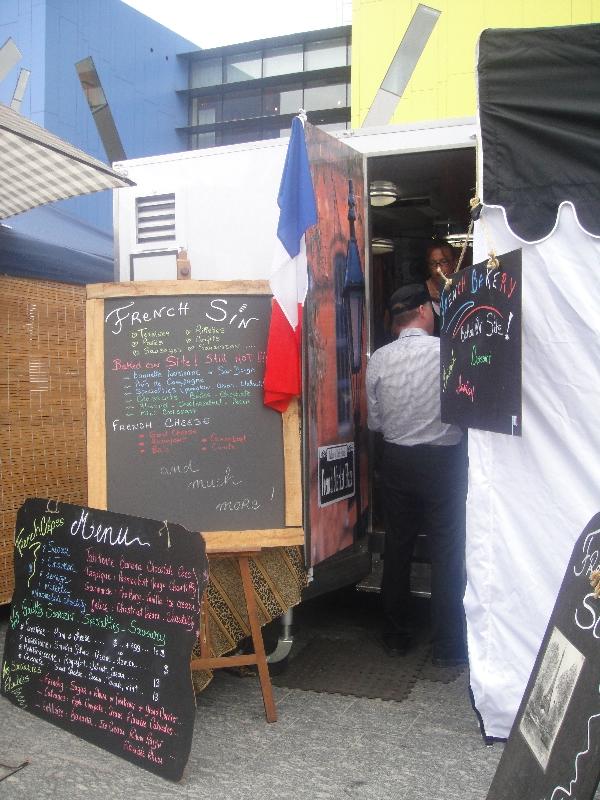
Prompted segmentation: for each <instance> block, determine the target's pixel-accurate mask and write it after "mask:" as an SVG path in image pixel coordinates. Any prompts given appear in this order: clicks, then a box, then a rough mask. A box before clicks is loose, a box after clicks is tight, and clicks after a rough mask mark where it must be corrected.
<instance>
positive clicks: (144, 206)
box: [135, 194, 175, 244]
mask: <svg viewBox="0 0 600 800" xmlns="http://www.w3.org/2000/svg"><path fill="white" fill-rule="evenodd" d="M135 230H136V238H137V243H138V244H147V243H149V242H172V241H174V240H175V195H174V194H156V195H153V196H152V197H136V200H135Z"/></svg>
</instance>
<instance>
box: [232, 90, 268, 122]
mask: <svg viewBox="0 0 600 800" xmlns="http://www.w3.org/2000/svg"><path fill="white" fill-rule="evenodd" d="M261 109H262V104H261V96H260V91H259V90H256V89H254V90H252V91H246V92H231V94H226V95H224V97H223V121H224V122H232V121H234V120H236V119H251V118H252V117H260V115H261V113H262V110H261Z"/></svg>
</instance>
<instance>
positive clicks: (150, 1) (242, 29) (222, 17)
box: [124, 0, 352, 48]
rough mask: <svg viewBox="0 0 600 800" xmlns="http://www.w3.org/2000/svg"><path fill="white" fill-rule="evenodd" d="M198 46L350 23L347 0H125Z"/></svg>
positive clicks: (349, 0)
mask: <svg viewBox="0 0 600 800" xmlns="http://www.w3.org/2000/svg"><path fill="white" fill-rule="evenodd" d="M124 2H126V3H127V5H130V6H133V8H136V9H137V10H138V11H141V12H142V14H146V16H148V17H151V18H152V19H154V20H156V21H157V22H160V23H161V25H164V26H165V27H167V28H170V29H171V30H173V31H175V32H176V33H178V34H180V36H184V37H185V38H186V39H188V40H189V41H191V42H193V43H194V44H196V45H198V46H199V47H203V48H205V47H218V46H219V45H223V44H237V43H240V42H249V41H251V40H253V39H266V38H268V37H270V36H281V35H283V34H286V33H298V32H300V31H310V30H317V29H319V28H333V27H335V26H337V25H349V24H350V22H351V17H352V0H299V1H297V0H253V2H252V0H216V1H215V0H124Z"/></svg>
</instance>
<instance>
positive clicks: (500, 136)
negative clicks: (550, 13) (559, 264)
mask: <svg viewBox="0 0 600 800" xmlns="http://www.w3.org/2000/svg"><path fill="white" fill-rule="evenodd" d="M478 75H479V119H480V122H481V140H482V153H483V187H482V188H483V194H482V200H483V202H484V204H485V205H486V206H497V207H501V208H502V209H504V212H505V214H506V220H507V223H508V226H509V228H510V230H511V231H512V232H513V233H514V234H515V236H517V237H519V238H520V239H522V240H523V241H525V242H539V241H542V240H543V239H545V238H546V237H548V236H550V234H551V233H552V232H553V231H554V229H555V228H556V226H557V224H558V214H559V210H560V207H561V205H563V204H565V203H569V204H570V205H572V207H573V209H574V210H575V216H576V219H577V222H578V224H579V226H580V227H581V228H582V229H583V230H584V231H585V232H586V233H589V234H591V235H592V236H600V138H599V137H598V130H599V128H600V25H599V24H594V25H569V26H564V27H559V28H510V29H498V30H486V31H483V33H482V34H481V37H480V39H479V65H478Z"/></svg>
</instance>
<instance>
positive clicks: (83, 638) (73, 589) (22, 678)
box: [1, 499, 208, 780]
mask: <svg viewBox="0 0 600 800" xmlns="http://www.w3.org/2000/svg"><path fill="white" fill-rule="evenodd" d="M207 580H208V564H207V560H206V556H205V549H204V542H203V539H202V537H201V536H200V535H199V534H196V533H190V532H189V531H187V530H185V529H184V528H182V527H180V526H178V525H174V524H172V523H165V522H156V521H154V520H149V519H139V518H135V517H130V516H125V515H123V514H115V513H112V512H109V511H99V510H97V509H92V508H85V507H82V506H74V505H68V504H66V503H59V504H56V503H54V502H52V501H48V500H39V499H35V500H32V499H30V500H27V501H26V502H25V503H24V504H23V506H22V507H21V508H20V510H19V512H18V515H17V525H16V535H15V593H14V597H13V601H12V606H11V613H10V620H9V626H8V631H7V635H6V646H5V649H4V661H3V664H2V680H1V690H2V694H3V695H5V696H6V697H7V698H8V699H9V700H11V701H12V702H13V703H15V705H18V706H20V707H21V708H23V709H26V710H27V711H30V712H32V713H33V714H36V715H38V716H40V717H43V718H44V719H46V720H49V721H50V722H53V723H55V724H56V725H58V726H60V727H61V728H65V729H66V730H68V731H69V732H71V733H74V734H76V735H77V736H80V737H81V738H83V739H86V740H87V741H90V742H93V743H94V744H96V745H99V746H100V747H103V748H104V749H106V750H108V751H110V752H111V753H114V754H116V755H119V756H122V757H123V758H125V759H127V760H128V761H131V762H132V763H134V764H137V765H139V766H141V767H144V768H146V769H148V770H150V771H151V772H155V773H157V774H158V775H162V776H163V777H165V778H170V779H172V780H179V778H181V775H182V773H183V769H184V767H185V764H186V762H187V759H188V756H189V752H190V747H191V742H192V732H193V724H194V715H195V701H194V692H193V687H192V682H191V675H190V658H191V653H192V647H193V645H194V643H195V641H196V639H197V636H198V630H199V619H200V599H201V596H202V592H203V590H204V587H205V585H206V582H207Z"/></svg>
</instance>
